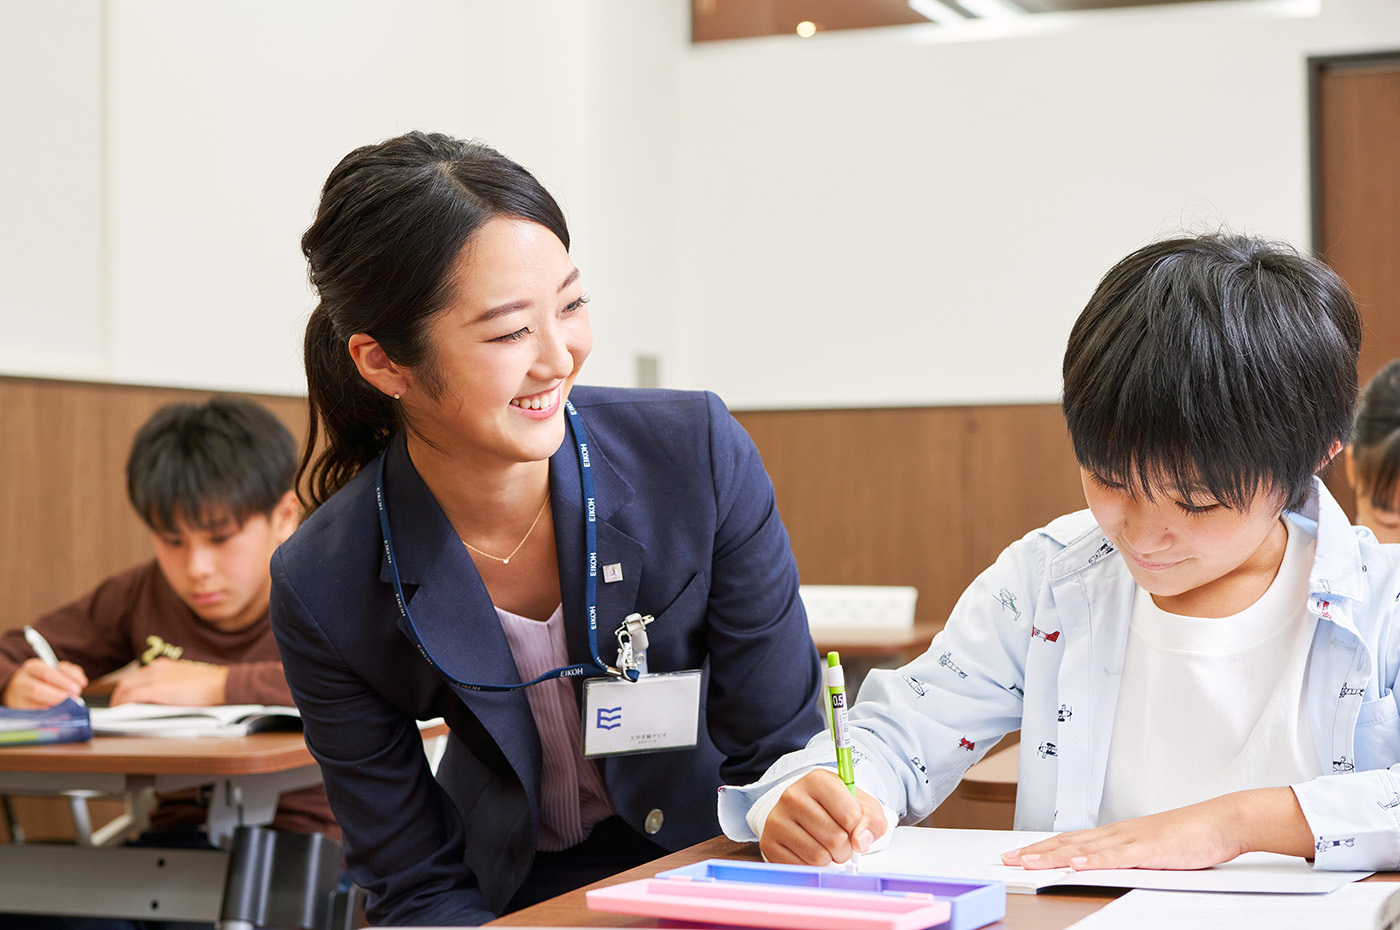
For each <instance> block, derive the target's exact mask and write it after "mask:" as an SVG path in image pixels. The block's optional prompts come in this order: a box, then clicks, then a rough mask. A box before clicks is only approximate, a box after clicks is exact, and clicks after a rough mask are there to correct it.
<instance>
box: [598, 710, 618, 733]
mask: <svg viewBox="0 0 1400 930" xmlns="http://www.w3.org/2000/svg"><path fill="white" fill-rule="evenodd" d="M620 726H622V705H621V704H619V705H618V706H616V707H600V708H598V729H600V730H616V729H617V728H618V727H620Z"/></svg>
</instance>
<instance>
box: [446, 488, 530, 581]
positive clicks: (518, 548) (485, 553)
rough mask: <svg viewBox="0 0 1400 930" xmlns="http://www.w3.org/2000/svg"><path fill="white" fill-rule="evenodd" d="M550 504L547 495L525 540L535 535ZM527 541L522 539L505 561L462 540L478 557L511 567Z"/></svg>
mask: <svg viewBox="0 0 1400 930" xmlns="http://www.w3.org/2000/svg"><path fill="white" fill-rule="evenodd" d="M548 503H549V495H548V494H546V495H545V496H544V501H543V502H542V503H541V504H540V509H539V512H538V513H536V514H535V522H534V523H531V524H530V528H529V529H528V530H526V531H525V539H529V538H530V534H531V533H533V532H534V531H535V524H537V523H539V522H540V517H542V516H544V508H545V505H546V504H548ZM525 539H522V540H520V542H518V543H516V546H515V548H514V549H512V550H510V555H508V556H506V557H505V558H504V559H503V558H501V557H500V556H498V555H492V554H491V553H489V552H483V551H482V550H480V549H478V548H477V547H476V546H473V545H472V544H471V543H469V542H467V541H466V540H465V539H464V540H462V545H464V546H466V547H467V548H468V549H470V550H471V551H473V552H475V553H476V554H477V555H484V556H486V557H487V558H488V559H491V560H492V561H494V562H500V563H501V564H502V565H509V564H510V560H511V559H513V558H515V554H516V553H517V552H519V551H520V547H521V546H523V545H525Z"/></svg>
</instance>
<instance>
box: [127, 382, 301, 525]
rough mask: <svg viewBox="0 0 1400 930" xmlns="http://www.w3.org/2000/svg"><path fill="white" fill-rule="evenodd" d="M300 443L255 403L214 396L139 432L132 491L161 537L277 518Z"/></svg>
mask: <svg viewBox="0 0 1400 930" xmlns="http://www.w3.org/2000/svg"><path fill="white" fill-rule="evenodd" d="M296 463H297V445H296V440H294V439H293V438H292V434H291V433H290V432H288V431H287V427H285V426H283V425H282V421H281V420H279V419H277V417H275V416H273V414H272V413H271V412H269V411H268V410H267V409H266V408H264V407H262V406H260V405H258V404H255V403H253V402H252V401H247V400H239V399H237V398H231V397H215V398H213V399H211V400H210V401H209V402H208V403H204V404H171V405H169V406H166V407H162V408H161V409H160V410H157V411H156V412H155V414H154V415H153V416H152V417H151V418H150V419H149V420H147V421H146V424H145V425H144V426H142V427H141V429H140V430H139V431H138V432H137V433H136V439H135V440H134V441H133V442H132V444H131V455H130V456H129V457H128V458H127V462H126V492H127V496H128V497H130V498H131V506H132V507H134V508H136V512H137V513H138V514H140V515H141V519H143V520H145V521H146V524H147V525H148V526H150V528H151V529H153V530H155V531H157V532H168V531H171V530H175V529H178V528H180V526H182V525H185V526H191V527H195V528H198V529H202V530H210V529H215V528H216V526H217V525H219V524H221V523H223V522H224V521H225V520H228V519H232V520H234V521H235V522H236V523H238V525H239V526H242V525H243V523H244V521H246V520H247V519H248V518H249V517H252V516H255V515H257V514H262V515H264V516H266V515H268V514H271V513H272V510H273V508H275V507H276V506H277V502H278V501H280V500H281V499H282V496H283V495H285V494H286V493H287V492H288V491H290V490H291V489H292V478H293V476H294V475H295V473H296Z"/></svg>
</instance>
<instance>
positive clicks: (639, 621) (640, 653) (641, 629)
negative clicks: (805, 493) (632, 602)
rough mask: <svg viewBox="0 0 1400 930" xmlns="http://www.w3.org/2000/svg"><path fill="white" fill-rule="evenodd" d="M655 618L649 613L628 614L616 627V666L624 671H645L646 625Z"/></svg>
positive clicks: (644, 672)
mask: <svg viewBox="0 0 1400 930" xmlns="http://www.w3.org/2000/svg"><path fill="white" fill-rule="evenodd" d="M655 619H656V618H655V617H653V616H652V615H651V614H645V615H643V614H628V615H627V617H626V619H624V620H623V621H622V625H621V626H620V627H618V628H617V647H618V648H617V667H618V668H620V669H623V670H625V671H636V672H638V673H640V674H642V675H645V674H646V672H647V644H648V638H647V627H648V626H650V625H651V623H652V621H653V620H655Z"/></svg>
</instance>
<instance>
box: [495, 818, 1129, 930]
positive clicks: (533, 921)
mask: <svg viewBox="0 0 1400 930" xmlns="http://www.w3.org/2000/svg"><path fill="white" fill-rule="evenodd" d="M714 858H723V859H747V860H750V861H757V860H758V859H759V855H758V845H757V844H755V843H736V842H734V841H733V840H730V839H726V838H725V837H722V836H721V837H716V838H715V839H712V840H706V841H705V842H703V843H700V844H698V845H696V846H692V847H690V848H689V849H682V850H681V851H680V852H676V853H672V854H671V855H669V856H666V857H664V858H662V859H658V860H656V861H655V862H650V863H648V864H646V865H643V866H638V867H637V868H635V869H632V870H630V871H627V872H623V873H622V874H621V875H615V876H613V877H612V878H609V879H604V880H603V881H601V882H597V883H595V884H592V885H589V886H588V888H602V887H605V886H607V885H616V884H619V883H621V882H630V881H635V880H636V879H639V878H650V877H651V876H653V875H655V874H656V873H657V872H662V871H665V870H666V869H675V868H679V867H681V866H683V865H690V864H691V863H694V862H699V861H701V860H702V859H714ZM586 890H587V888H580V889H579V890H578V891H571V892H569V893H568V894H563V895H560V896H559V897H557V898H551V899H550V900H548V901H544V902H542V903H540V904H536V905H535V906H534V907H527V908H525V909H524V910H519V911H516V912H515V913H513V914H507V915H506V916H504V917H500V918H497V919H496V920H493V921H491V923H489V924H487V926H488V927H656V926H659V924H658V923H657V922H656V921H655V920H653V919H652V918H650V917H634V916H631V915H628V914H610V913H607V912H604V911H590V910H588V905H587V903H586V902H585V900H584V897H583V894H584V892H585V891H586ZM1120 894H1123V889H1116V888H1114V889H1103V890H1098V889H1095V890H1089V889H1082V890H1079V891H1076V892H1074V893H1065V892H1054V893H1050V894H1040V895H1030V894H1010V895H1007V896H1006V919H1005V920H1003V921H1001V922H1000V923H995V924H991V927H993V928H1004V930H1062V928H1064V927H1068V926H1069V925H1070V924H1072V923H1074V922H1075V921H1078V920H1080V919H1081V918H1083V917H1085V916H1087V915H1088V914H1090V913H1092V912H1094V911H1096V910H1098V909H1099V908H1101V907H1103V906H1104V905H1105V904H1107V903H1108V902H1109V901H1112V900H1113V899H1114V898H1116V897H1118V896H1119V895H1120Z"/></svg>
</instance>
